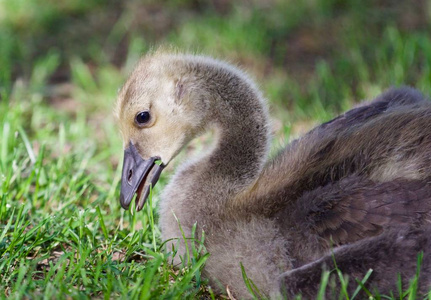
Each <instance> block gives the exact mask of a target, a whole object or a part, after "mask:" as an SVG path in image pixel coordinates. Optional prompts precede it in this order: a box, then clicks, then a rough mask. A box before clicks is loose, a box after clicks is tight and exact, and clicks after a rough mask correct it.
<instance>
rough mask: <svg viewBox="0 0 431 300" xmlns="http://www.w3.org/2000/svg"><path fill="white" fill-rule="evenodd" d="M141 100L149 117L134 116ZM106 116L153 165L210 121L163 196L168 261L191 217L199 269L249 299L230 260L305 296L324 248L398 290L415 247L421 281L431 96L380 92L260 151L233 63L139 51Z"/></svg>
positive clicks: (264, 117) (263, 138) (258, 97)
mask: <svg viewBox="0 0 431 300" xmlns="http://www.w3.org/2000/svg"><path fill="white" fill-rule="evenodd" d="M141 111H149V112H150V114H151V118H152V119H151V122H149V123H148V124H143V125H139V126H137V125H136V121H133V120H134V119H135V115H136V114H137V113H138V112H141ZM116 114H117V117H118V120H119V123H120V129H121V131H122V134H123V138H124V144H125V147H126V146H127V145H128V144H129V143H132V144H133V145H134V147H136V149H137V151H138V152H139V154H140V155H141V157H142V158H143V159H148V158H150V157H159V158H160V159H161V161H162V163H163V164H164V165H167V164H169V162H170V161H171V160H172V159H173V158H174V157H175V156H176V155H177V154H178V153H179V151H180V150H181V149H182V148H183V147H184V146H185V145H186V144H187V143H188V142H189V141H190V140H192V139H193V138H195V137H196V136H198V135H200V134H202V133H203V132H205V131H207V130H209V129H212V130H214V131H215V143H214V146H213V148H212V150H211V151H209V152H208V153H207V154H206V155H203V156H201V157H199V158H198V159H195V160H193V161H189V162H186V163H184V164H183V165H182V166H181V167H180V168H179V169H178V170H177V172H176V173H175V175H174V176H173V177H172V179H171V180H170V183H169V184H168V185H167V186H166V187H165V189H164V191H163V192H162V196H161V201H160V226H161V231H162V238H163V239H164V240H171V241H172V243H174V244H175V245H176V247H177V248H178V254H177V256H176V257H175V260H174V263H175V264H178V263H179V262H180V256H181V255H184V254H185V252H186V249H185V248H186V247H185V246H186V245H185V243H184V240H183V239H182V236H183V233H184V235H185V236H186V237H191V236H192V228H193V226H194V225H195V224H196V226H197V230H196V233H197V235H198V236H196V237H195V238H197V239H199V238H200V233H201V232H202V231H204V232H205V247H206V250H207V251H208V252H209V253H210V254H211V256H210V258H209V259H208V261H207V263H206V265H205V269H204V272H205V275H206V276H207V277H208V278H209V279H210V284H211V286H212V287H213V288H214V289H216V290H218V291H220V292H223V291H224V290H225V289H226V287H228V288H229V290H230V291H231V292H232V293H233V295H234V296H235V297H237V298H240V299H241V298H250V297H251V295H250V294H249V292H248V290H247V288H246V286H245V284H244V281H243V276H242V273H241V268H240V263H241V264H242V265H243V266H244V269H245V271H246V273H247V276H248V277H249V278H250V279H251V280H252V281H253V282H254V283H255V285H256V286H257V287H258V288H259V290H260V292H261V293H262V294H263V295H265V296H267V297H271V298H277V297H280V296H287V297H293V296H294V295H295V294H303V295H304V296H305V297H313V296H314V295H316V293H317V290H318V283H319V280H320V276H321V272H322V269H325V268H329V269H331V267H333V266H332V265H331V263H332V255H334V257H335V259H336V261H340V266H341V267H342V268H341V270H342V271H344V272H345V273H346V274H347V275H350V276H352V277H357V278H360V279H361V278H362V277H363V276H364V275H365V274H366V272H367V271H368V269H369V268H373V266H375V267H376V270H375V272H373V274H372V277H371V279H370V280H369V281H367V284H368V286H369V287H378V288H379V291H380V293H389V292H391V291H392V292H394V293H396V292H397V290H396V285H395V284H396V278H397V273H398V272H399V273H401V274H402V275H403V276H404V277H411V276H413V275H414V274H415V270H416V255H417V253H418V252H420V251H423V252H424V264H423V270H424V275H423V276H422V281H421V285H420V286H421V287H420V289H421V291H422V292H426V290H427V289H428V288H429V287H430V280H429V276H428V274H429V259H428V255H429V242H428V237H429V234H428V233H429V228H428V227H429V225H428V224H429V222H430V220H431V217H430V211H431V210H430V209H431V185H430V183H429V182H430V177H431V167H430V166H431V105H430V102H429V101H427V100H426V99H424V97H423V96H422V95H421V94H420V93H418V92H417V91H415V90H413V89H410V88H401V89H393V90H390V91H388V92H386V93H384V94H383V95H381V96H380V97H378V98H377V99H375V100H374V101H373V102H371V103H369V104H366V105H364V106H362V107H358V108H356V109H353V110H351V111H349V112H347V113H346V114H344V115H342V116H340V117H337V118H335V119H334V120H332V121H330V122H327V123H325V124H322V125H320V126H318V127H316V128H315V129H313V130H312V131H310V132H309V133H307V134H306V135H305V136H304V137H302V138H300V139H298V140H296V141H293V142H292V143H290V144H289V145H288V146H287V147H286V148H285V149H283V150H282V151H281V152H280V153H279V154H278V155H277V156H276V157H275V158H274V159H273V160H271V161H268V149H269V143H270V133H269V125H268V111H267V108H266V103H265V99H264V98H263V96H262V94H261V92H260V91H259V90H258V89H257V88H256V86H255V85H254V83H253V82H252V81H251V80H250V79H249V78H248V76H246V75H245V74H244V73H243V72H242V71H239V70H238V69H236V68H234V67H232V66H231V65H229V64H226V63H223V62H220V61H217V60H214V59H211V58H207V57H201V56H192V55H183V54H166V53H155V54H152V55H148V56H146V57H144V58H143V60H142V61H141V62H140V63H139V64H138V66H137V67H136V69H135V71H134V72H133V73H132V74H131V76H130V78H129V79H128V81H127V82H126V83H125V85H124V87H123V89H122V90H121V92H120V95H119V99H118V102H117V108H116ZM179 224H180V225H181V229H180V227H179ZM379 249H380V250H379ZM384 253H389V254H388V255H387V256H386V257H384V255H383V254H384ZM394 261H396V263H394ZM343 269H344V270H343ZM407 283H408V281H407Z"/></svg>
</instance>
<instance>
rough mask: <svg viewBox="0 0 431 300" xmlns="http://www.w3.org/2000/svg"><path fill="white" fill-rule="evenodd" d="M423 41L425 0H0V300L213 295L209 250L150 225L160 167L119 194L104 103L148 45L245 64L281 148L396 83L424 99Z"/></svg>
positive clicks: (116, 145) (427, 55)
mask: <svg viewBox="0 0 431 300" xmlns="http://www.w3.org/2000/svg"><path fill="white" fill-rule="evenodd" d="M430 37H431V4H430V2H429V1H425V0H424V1H419V0H418V1H414V2H407V1H390V0H382V1H371V0H365V1H355V0H346V1H339V0H310V1H301V2H299V1H281V0H268V1H229V0H225V1H221V0H219V1H217V0H213V1H210V0H207V1H199V0H187V1H180V0H176V1H175V0H172V1H165V2H164V3H161V2H160V1H151V0H148V1H137V0H136V1H135V0H127V1H122V2H121V3H119V1H113V0H112V1H102V0H85V1H84V0H69V1H59V2H58V3H57V2H55V1H43V0H0V97H1V98H0V286H1V290H2V291H3V292H2V293H0V297H2V298H6V297H10V298H48V299H49V298H58V299H61V298H93V297H98V298H114V297H121V298H128V299H129V298H140V299H149V298H195V297H199V296H201V297H205V298H214V297H216V298H217V297H219V296H215V295H213V293H212V292H211V289H210V288H209V287H207V286H206V285H205V281H204V280H203V279H202V278H201V276H200V271H201V268H202V265H203V264H204V262H205V259H206V258H207V257H206V256H203V257H198V256H197V255H193V254H191V257H190V262H189V264H188V265H187V266H185V267H184V268H183V269H181V270H173V269H172V268H171V267H170V266H169V261H170V259H171V258H172V254H171V253H169V252H168V251H166V250H164V249H163V243H162V241H161V240H160V234H159V230H158V228H157V225H156V224H157V218H158V216H157V209H156V207H157V201H158V196H157V193H158V192H159V191H160V190H161V189H162V188H163V186H164V184H166V180H167V177H168V176H169V172H165V174H164V177H162V178H161V181H160V182H159V184H158V186H157V188H156V190H155V194H154V197H153V198H152V203H151V204H150V205H148V203H147V205H146V209H144V211H143V212H141V213H138V214H131V213H129V212H126V211H123V210H121V209H120V205H119V202H118V198H119V197H118V195H119V179H120V171H121V159H122V149H121V141H120V137H119V134H118V132H117V131H118V130H117V128H116V127H115V124H114V121H113V117H112V113H111V110H112V105H113V102H114V100H115V97H116V92H117V89H118V88H119V87H120V86H121V84H122V82H123V81H124V79H125V78H126V76H127V74H128V72H129V71H130V70H131V68H132V67H133V64H134V63H135V62H136V61H137V59H138V58H139V56H140V55H141V54H142V53H145V51H147V50H148V49H150V48H151V47H154V46H157V45H161V44H162V45H173V46H174V47H177V48H179V49H183V50H187V51H193V52H202V53H206V54H209V55H214V56H217V57H220V58H224V59H228V60H230V61H233V62H236V63H238V64H240V65H241V66H243V68H244V69H246V70H248V71H249V72H250V73H251V74H252V75H253V76H254V77H255V78H256V80H257V81H258V82H259V84H260V86H261V87H262V89H263V90H264V92H265V95H266V96H267V98H268V99H269V102H270V107H271V112H272V116H273V124H274V125H273V128H274V135H275V140H274V148H278V147H280V146H281V145H283V144H284V143H285V142H286V141H288V140H289V139H291V138H293V137H296V136H298V135H299V134H301V133H303V132H304V131H306V130H308V129H309V128H310V127H311V126H313V124H316V123H317V122H321V121H323V120H328V119H329V118H330V117H332V116H334V115H335V114H336V113H338V112H341V111H342V110H345V109H347V108H349V107H351V106H352V105H354V103H355V102H358V101H360V100H361V99H364V98H365V99H369V98H372V97H374V96H376V95H377V94H378V93H380V92H381V91H382V90H383V89H385V88H387V87H389V86H391V85H400V84H408V85H412V86H415V87H417V88H418V89H420V90H422V91H423V92H424V93H425V94H427V95H431V39H430ZM197 145H198V146H199V144H197ZM197 149H198V150H199V147H197ZM189 150H190V151H192V150H193V149H192V148H190V149H189ZM171 171H172V170H171ZM153 209H154V210H153ZM323 282H325V280H324V281H323ZM351 284H352V283H351ZM408 293H409V292H407V294H408ZM409 295H410V296H406V297H409V299H411V298H412V297H413V298H414V293H410V294H409ZM341 297H342V298H345V299H349V298H352V295H350V296H349V295H345V294H343V295H342V296H341ZM376 297H377V298H380V296H378V295H377V296H376Z"/></svg>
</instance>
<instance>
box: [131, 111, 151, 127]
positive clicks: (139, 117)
mask: <svg viewBox="0 0 431 300" xmlns="http://www.w3.org/2000/svg"><path fill="white" fill-rule="evenodd" d="M149 120H150V112H148V111H141V112H138V113H137V114H136V117H135V122H136V124H137V125H145V124H146V123H148V121H149Z"/></svg>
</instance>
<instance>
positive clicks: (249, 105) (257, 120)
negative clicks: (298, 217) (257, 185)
mask: <svg viewBox="0 0 431 300" xmlns="http://www.w3.org/2000/svg"><path fill="white" fill-rule="evenodd" d="M187 68H188V70H187V73H188V74H193V76H192V77H194V78H195V80H196V82H195V84H196V86H197V87H198V88H200V89H202V90H204V94H206V95H208V97H207V98H208V99H207V101H209V105H208V107H209V108H208V111H207V117H206V122H205V123H206V125H207V126H208V127H215V128H216V131H217V135H216V136H217V141H216V146H215V147H214V148H213V150H212V152H211V153H210V154H208V155H207V156H205V157H203V158H201V159H200V160H199V161H197V162H194V163H192V164H186V165H184V166H183V167H182V168H181V169H180V171H179V172H177V174H176V176H175V177H174V178H173V180H172V182H171V184H170V185H169V186H168V187H167V188H168V189H170V190H172V189H181V192H180V191H178V190H177V191H176V192H177V193H178V194H179V193H181V197H178V194H176V196H175V200H172V201H175V202H176V203H175V205H184V203H182V204H180V202H186V203H190V202H192V204H193V206H196V205H199V204H200V203H201V202H199V203H198V200H197V199H202V202H204V203H201V205H202V206H203V207H205V209H207V210H211V206H212V204H214V207H219V205H220V204H221V203H222V202H223V201H229V199H231V198H232V197H233V196H234V195H235V194H236V193H239V192H241V191H242V190H244V189H245V188H247V187H248V186H249V185H250V184H252V183H253V182H254V181H255V179H256V178H257V177H258V176H259V174H260V172H261V170H262V168H263V165H264V163H265V161H266V158H267V153H268V149H269V128H268V124H267V123H268V112H267V108H266V105H265V102H264V100H263V97H262V95H261V93H260V92H259V90H258V89H257V88H256V87H255V86H254V84H253V82H252V81H251V80H250V79H249V78H248V77H247V76H246V75H245V74H243V73H242V72H240V71H238V70H237V69H234V68H232V67H231V66H229V65H227V64H224V63H220V62H218V61H213V60H208V59H202V60H200V61H196V58H195V60H193V61H190V63H189V64H188V65H187ZM171 195H172V196H173V195H175V191H171V192H168V195H167V197H170V196H171ZM165 198H166V197H165ZM181 198H182V199H181Z"/></svg>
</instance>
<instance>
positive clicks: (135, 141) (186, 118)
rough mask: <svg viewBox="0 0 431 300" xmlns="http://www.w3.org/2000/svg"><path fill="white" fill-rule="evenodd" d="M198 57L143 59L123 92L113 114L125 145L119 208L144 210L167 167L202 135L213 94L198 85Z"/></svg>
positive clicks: (153, 56)
mask: <svg viewBox="0 0 431 300" xmlns="http://www.w3.org/2000/svg"><path fill="white" fill-rule="evenodd" d="M195 65H196V57H194V58H193V59H191V58H190V57H188V56H184V55H169V54H153V55H150V56H147V57H145V58H143V59H142V60H141V61H140V62H139V63H138V65H137V67H136V68H135V70H134V71H133V72H132V74H131V75H130V77H129V78H128V80H127V81H126V83H125V84H124V86H123V88H122V89H121V91H120V93H119V96H118V100H117V104H116V109H115V114H116V117H117V121H118V123H119V126H120V130H121V133H122V137H123V144H124V148H125V150H124V162H123V171H122V180H121V194H120V203H121V206H122V207H123V208H125V209H128V207H129V205H130V203H131V201H132V199H133V197H134V195H135V194H137V197H136V210H137V211H139V210H141V209H142V207H143V206H144V203H145V201H146V198H147V197H148V194H149V191H150V187H151V186H153V187H154V185H155V184H156V183H157V180H158V178H159V176H160V173H161V171H162V170H163V168H164V167H165V166H166V165H167V164H169V162H170V161H171V160H172V159H173V158H174V157H175V156H176V155H177V154H178V152H180V150H181V148H182V147H183V146H184V145H186V144H187V143H188V142H189V141H190V140H191V139H192V138H193V137H195V136H196V135H197V134H199V133H200V132H201V131H202V130H203V124H205V123H206V117H207V114H208V111H209V101H208V100H209V98H208V97H209V93H207V92H206V91H205V88H204V87H203V86H202V84H200V81H201V80H200V79H199V78H200V77H199V76H197V74H196V72H194V71H196V70H195Z"/></svg>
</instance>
